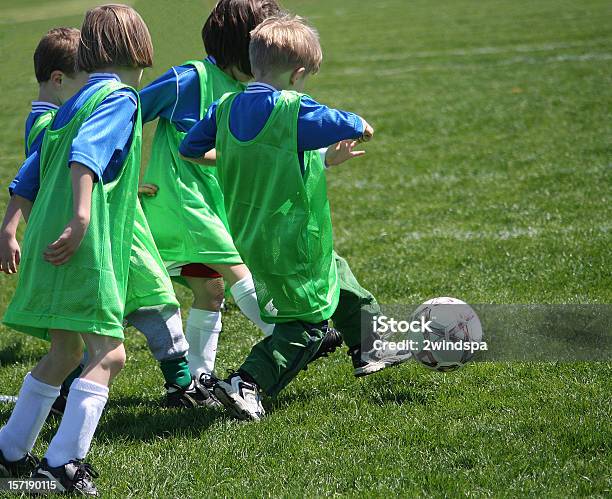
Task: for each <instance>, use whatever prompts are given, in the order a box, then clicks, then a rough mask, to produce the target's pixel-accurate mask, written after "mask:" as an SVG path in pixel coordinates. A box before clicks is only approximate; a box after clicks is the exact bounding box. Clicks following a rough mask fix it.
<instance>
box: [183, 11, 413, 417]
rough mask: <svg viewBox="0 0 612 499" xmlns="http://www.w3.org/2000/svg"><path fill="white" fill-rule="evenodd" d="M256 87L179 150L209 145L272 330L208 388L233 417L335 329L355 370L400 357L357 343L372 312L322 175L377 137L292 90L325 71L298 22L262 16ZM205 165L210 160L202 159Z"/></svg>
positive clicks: (200, 150) (312, 34) (218, 107)
mask: <svg viewBox="0 0 612 499" xmlns="http://www.w3.org/2000/svg"><path fill="white" fill-rule="evenodd" d="M249 53H250V61H251V67H252V68H253V73H254V75H255V78H256V80H257V83H252V84H250V85H249V86H248V87H247V89H246V91H245V92H238V93H234V94H231V95H226V96H224V97H223V98H222V99H221V100H220V101H219V102H218V103H215V104H213V105H212V106H211V107H210V109H209V110H208V113H207V115H206V117H205V119H204V120H202V121H200V122H199V123H198V124H196V125H195V126H194V127H193V128H192V129H191V131H190V132H189V134H188V135H187V137H186V138H185V140H184V141H183V143H182V144H181V147H180V152H181V154H182V155H183V156H184V157H186V158H196V159H199V160H200V161H201V160H202V157H203V155H204V154H205V153H208V151H211V150H212V149H213V148H215V144H216V166H217V172H218V176H219V183H220V186H221V191H222V192H223V196H224V201H225V208H226V211H227V217H228V223H229V228H230V231H231V233H232V235H233V238H234V242H235V244H236V247H237V248H238V251H239V252H240V255H241V256H242V258H243V259H244V261H245V263H246V264H247V266H248V267H249V269H250V270H251V272H252V273H253V278H254V280H255V284H256V289H257V297H258V299H259V307H260V310H261V316H262V317H263V318H264V319H265V321H266V322H269V323H273V324H274V325H275V327H274V331H273V333H272V335H271V336H270V337H268V338H265V339H264V340H263V341H261V342H259V343H258V344H256V345H255V346H254V347H253V349H252V350H251V353H250V354H249V356H248V357H247V359H246V360H245V361H244V363H243V364H242V366H241V367H240V369H239V370H238V372H236V373H234V374H232V375H231V376H230V377H229V378H227V379H226V380H224V381H219V382H218V383H217V384H216V385H215V388H214V393H215V395H216V396H217V398H218V399H219V400H220V401H221V403H223V404H224V405H225V406H226V408H227V409H228V410H229V411H230V412H231V413H232V414H233V415H234V416H236V417H238V418H240V419H253V420H257V419H260V418H261V417H262V416H263V415H264V414H265V411H264V408H263V406H262V404H261V399H260V391H263V392H265V393H266V394H268V395H271V396H275V395H276V394H277V393H278V392H279V391H280V390H281V389H282V388H283V387H285V386H286V385H287V384H288V383H289V382H290V381H291V380H292V379H293V378H294V377H295V376H296V375H297V373H298V372H299V371H300V369H301V368H303V366H304V365H305V364H306V363H308V362H309V360H310V359H312V357H313V356H316V355H317V352H318V351H319V349H320V345H321V342H322V339H323V337H324V335H325V333H326V331H328V329H329V326H328V320H329V319H330V318H331V319H332V320H333V321H334V326H335V327H336V328H338V329H339V330H340V331H341V333H342V334H343V336H344V340H345V342H346V343H347V345H348V347H349V354H350V355H351V358H352V361H353V366H354V374H355V375H356V376H365V375H368V374H371V373H374V372H376V371H379V370H381V369H384V368H385V367H387V366H390V365H395V364H399V363H400V362H403V361H405V360H408V358H409V353H408V354H407V355H406V354H404V355H395V356H392V355H387V356H380V355H379V354H378V352H376V351H375V350H373V349H372V342H373V339H372V338H370V337H369V336H366V337H365V338H363V341H362V337H361V321H362V314H367V315H373V314H376V313H377V312H378V311H379V308H378V304H377V302H376V300H375V299H374V297H373V296H372V295H371V294H370V293H369V292H368V291H366V290H365V289H363V288H362V287H361V286H360V285H359V283H358V282H357V281H356V279H355V277H354V276H353V274H352V273H351V270H350V269H349V267H348V265H347V263H346V261H345V260H344V259H342V258H340V257H339V256H338V255H336V254H335V252H334V250H333V241H332V226H331V216H330V210H329V201H328V199H327V193H326V183H325V173H324V172H325V167H324V165H323V162H322V160H321V157H320V154H319V152H318V151H317V150H318V149H319V148H322V147H326V146H329V145H330V144H335V145H333V146H331V147H329V148H328V149H327V153H326V162H327V164H328V165H331V164H339V163H341V162H343V161H345V160H347V159H351V158H353V157H356V156H360V155H362V154H364V152H363V151H355V150H354V147H355V146H356V144H357V142H358V141H365V140H369V139H370V138H371V137H372V135H373V129H372V127H371V126H370V125H368V124H367V123H366V122H365V121H364V120H363V119H362V118H360V117H359V116H357V115H355V114H352V113H347V112H343V111H337V110H334V109H330V108H328V107H326V106H323V105H321V104H318V103H317V102H315V101H314V100H312V99H311V98H309V97H308V96H306V95H304V94H302V93H300V92H302V90H303V88H304V84H305V82H306V80H307V78H308V75H310V74H312V73H316V72H317V70H318V68H319V65H320V63H321V59H322V54H321V47H320V45H319V40H318V36H317V33H316V31H314V30H313V29H312V28H310V27H309V26H307V25H306V24H305V23H304V22H303V20H302V19H301V18H299V17H291V16H287V17H282V18H277V19H269V20H267V21H264V22H263V23H262V24H260V25H259V26H258V27H257V28H255V29H254V30H253V32H252V33H251V44H250V49H249ZM208 157H210V154H209V156H208Z"/></svg>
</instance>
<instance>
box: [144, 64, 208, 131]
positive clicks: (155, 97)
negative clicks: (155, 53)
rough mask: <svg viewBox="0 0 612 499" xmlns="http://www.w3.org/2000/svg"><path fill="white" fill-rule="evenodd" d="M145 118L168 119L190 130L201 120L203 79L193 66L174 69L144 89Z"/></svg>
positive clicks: (176, 125) (183, 129) (178, 128)
mask: <svg viewBox="0 0 612 499" xmlns="http://www.w3.org/2000/svg"><path fill="white" fill-rule="evenodd" d="M140 104H141V106H142V121H143V123H148V122H149V121H153V120H154V119H156V118H160V117H161V118H165V119H167V120H168V121H170V122H171V123H172V124H173V125H174V126H175V127H176V129H177V130H179V131H181V132H188V131H189V130H191V127H192V126H194V125H195V124H196V123H197V122H198V121H199V119H200V78H199V77H198V73H197V71H196V70H195V68H194V67H193V66H177V67H173V68H170V69H169V70H168V71H166V72H165V73H164V74H163V75H162V76H161V77H159V78H158V79H157V80H155V81H154V82H153V83H151V84H150V85H148V86H146V87H145V88H143V89H142V90H141V91H140Z"/></svg>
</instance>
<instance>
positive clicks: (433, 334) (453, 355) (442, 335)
mask: <svg viewBox="0 0 612 499" xmlns="http://www.w3.org/2000/svg"><path fill="white" fill-rule="evenodd" d="M412 320H413V321H421V323H422V324H426V327H423V328H422V329H423V330H422V331H419V332H417V333H411V338H410V339H411V340H413V342H412V347H411V350H412V352H413V355H414V358H415V359H417V360H418V361H419V362H420V363H421V364H423V365H424V366H426V367H428V368H429V369H434V370H436V371H442V372H446V371H453V370H455V369H458V368H460V367H462V366H464V365H465V364H466V363H467V362H469V361H470V360H471V359H472V358H473V357H474V355H475V354H476V353H477V352H478V351H480V350H486V343H484V342H483V341H482V340H483V334H482V325H481V324H480V319H479V318H478V316H477V315H476V312H474V310H473V309H472V307H470V306H469V305H468V304H467V303H465V302H463V301H461V300H458V299H456V298H449V297H440V298H433V299H431V300H427V301H426V302H425V303H423V304H422V305H420V306H419V307H418V308H417V309H416V310H415V311H414V313H413V314H412Z"/></svg>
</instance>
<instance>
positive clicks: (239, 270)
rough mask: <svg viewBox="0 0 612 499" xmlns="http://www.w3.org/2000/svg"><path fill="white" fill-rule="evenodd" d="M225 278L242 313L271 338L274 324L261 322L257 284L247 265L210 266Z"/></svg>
mask: <svg viewBox="0 0 612 499" xmlns="http://www.w3.org/2000/svg"><path fill="white" fill-rule="evenodd" d="M209 267H210V268H212V269H214V270H216V271H217V272H219V274H221V275H222V276H223V279H225V281H226V282H227V283H228V284H229V285H230V292H231V293H232V296H233V297H234V300H235V301H236V305H238V308H239V309H240V311H241V312H242V313H243V314H244V315H245V316H246V317H247V319H249V320H250V321H251V322H252V323H253V324H255V325H256V326H257V327H258V328H259V329H261V331H262V332H263V334H264V335H265V336H270V335H271V334H272V330H273V329H274V324H267V323H265V322H264V321H262V320H261V315H260V314H259V305H258V304H257V295H256V294H255V284H254V283H253V277H252V276H251V273H250V272H249V269H248V268H247V266H246V265H244V264H240V265H209Z"/></svg>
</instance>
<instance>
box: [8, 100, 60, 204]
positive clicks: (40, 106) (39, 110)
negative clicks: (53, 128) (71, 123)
mask: <svg viewBox="0 0 612 499" xmlns="http://www.w3.org/2000/svg"><path fill="white" fill-rule="evenodd" d="M53 109H57V106H56V105H55V104H51V103H50V102H43V101H34V102H32V111H30V114H28V117H27V118H26V122H25V136H24V142H23V143H24V149H25V156H26V158H27V157H28V156H29V155H30V153H31V152H32V151H38V150H39V149H40V146H41V144H42V140H43V137H44V136H45V132H44V130H43V131H41V132H40V133H39V134H38V135H37V136H36V137H35V139H34V140H33V141H32V144H30V147H28V138H29V136H30V132H31V131H32V127H33V126H34V123H36V120H37V119H38V118H40V117H41V116H42V115H43V114H45V113H46V112H47V111H51V110H53ZM28 175H34V178H32V179H28V180H26V182H30V183H33V184H36V185H38V182H39V180H38V170H36V171H34V170H33V169H31V170H29V171H27V170H26V169H25V164H24V165H22V166H21V168H19V171H18V172H17V176H16V177H15V178H14V179H13V181H12V182H11V184H10V185H9V193H10V194H11V196H12V195H13V191H14V190H15V187H16V186H17V184H18V183H19V182H20V180H21V179H22V178H24V177H27V176H28Z"/></svg>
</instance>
